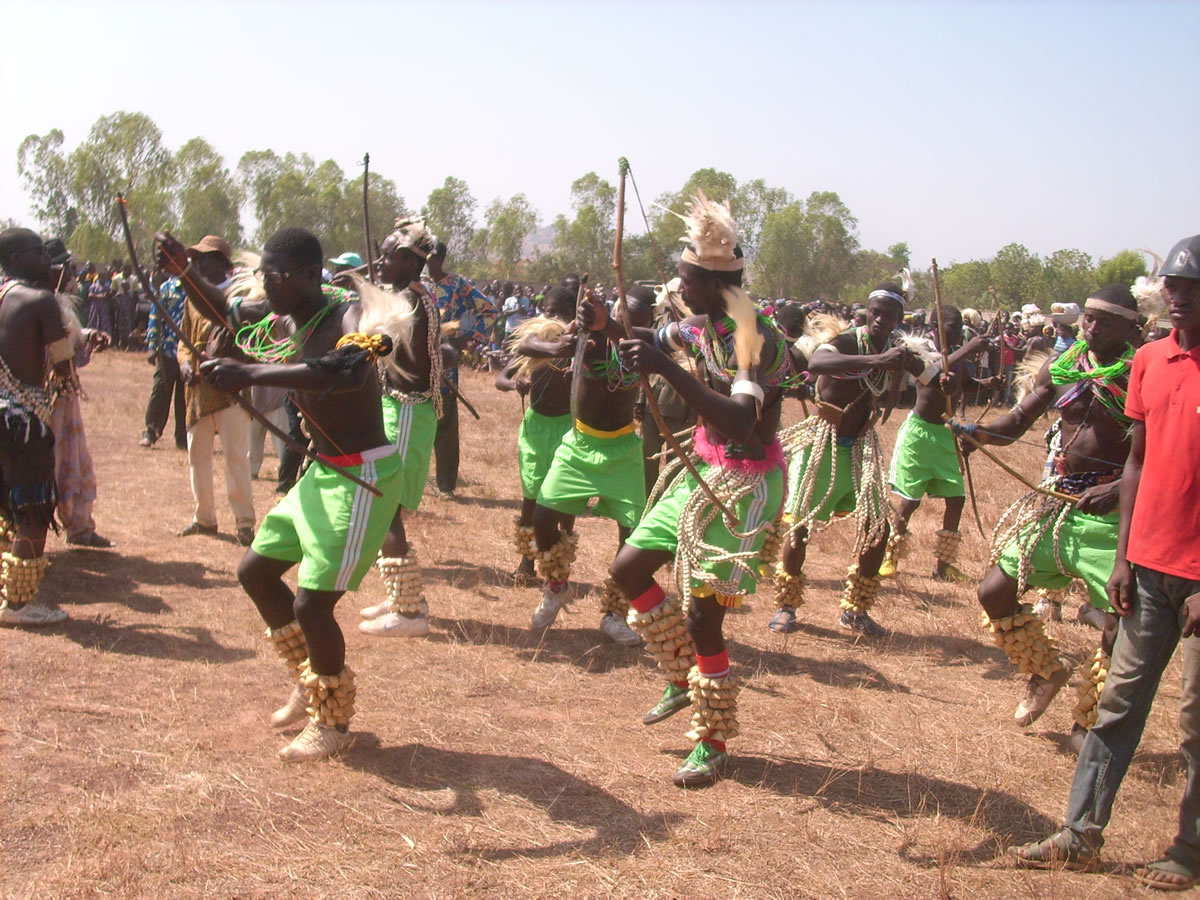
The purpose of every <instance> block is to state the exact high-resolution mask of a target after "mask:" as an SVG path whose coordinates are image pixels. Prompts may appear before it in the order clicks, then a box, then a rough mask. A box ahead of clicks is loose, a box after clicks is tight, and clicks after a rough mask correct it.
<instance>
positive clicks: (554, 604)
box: [529, 585, 567, 629]
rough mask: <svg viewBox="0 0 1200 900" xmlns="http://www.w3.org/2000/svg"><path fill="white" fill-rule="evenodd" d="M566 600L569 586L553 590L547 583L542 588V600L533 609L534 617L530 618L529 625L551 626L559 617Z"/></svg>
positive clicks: (538, 626)
mask: <svg viewBox="0 0 1200 900" xmlns="http://www.w3.org/2000/svg"><path fill="white" fill-rule="evenodd" d="M566 602H567V588H566V586H565V585H564V586H563V587H562V588H560V589H559V590H557V591H553V590H551V589H550V587H549V585H547V586H546V587H545V588H543V589H542V602H541V603H539V604H538V605H537V609H535V610H534V611H533V619H531V620H530V622H529V627H530V628H533V629H540V628H549V627H550V626H551V625H553V624H554V620H555V619H557V618H558V611H559V610H560V609H562V608H563V604H564V603H566Z"/></svg>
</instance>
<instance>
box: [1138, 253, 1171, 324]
mask: <svg viewBox="0 0 1200 900" xmlns="http://www.w3.org/2000/svg"><path fill="white" fill-rule="evenodd" d="M1142 253H1148V254H1149V255H1150V256H1151V258H1152V259H1153V260H1154V269H1153V270H1152V271H1151V272H1150V274H1149V275H1140V276H1138V278H1137V279H1136V280H1135V281H1134V282H1133V287H1132V288H1130V290H1132V291H1133V299H1135V300H1136V301H1137V305H1138V312H1140V313H1142V314H1143V315H1145V317H1146V333H1147V334H1149V333H1150V332H1151V331H1153V330H1154V329H1155V328H1157V327H1158V321H1159V319H1161V318H1163V317H1164V316H1165V315H1166V313H1167V306H1168V305H1169V302H1168V300H1167V293H1166V284H1165V282H1164V281H1163V279H1162V276H1160V275H1159V274H1158V273H1159V271H1160V270H1161V269H1162V264H1163V261H1162V257H1161V256H1159V255H1158V254H1157V253H1155V252H1154V251H1153V250H1143V251H1142Z"/></svg>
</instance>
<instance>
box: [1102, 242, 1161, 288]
mask: <svg viewBox="0 0 1200 900" xmlns="http://www.w3.org/2000/svg"><path fill="white" fill-rule="evenodd" d="M1147 274H1149V271H1148V270H1147V269H1146V258H1145V257H1144V256H1142V254H1141V253H1139V252H1138V251H1137V250H1122V251H1121V252H1120V253H1118V254H1117V255H1116V256H1113V257H1111V258H1110V259H1102V260H1100V265H1098V266H1096V273H1095V279H1094V280H1095V283H1096V285H1105V284H1124V285H1127V286H1130V287H1132V286H1133V283H1134V281H1136V280H1137V279H1138V278H1140V277H1141V276H1143V275H1147Z"/></svg>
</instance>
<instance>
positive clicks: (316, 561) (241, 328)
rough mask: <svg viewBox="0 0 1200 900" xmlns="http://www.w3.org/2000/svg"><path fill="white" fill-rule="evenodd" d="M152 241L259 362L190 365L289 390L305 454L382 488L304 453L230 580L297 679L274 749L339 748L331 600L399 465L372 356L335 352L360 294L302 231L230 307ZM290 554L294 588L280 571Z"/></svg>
mask: <svg viewBox="0 0 1200 900" xmlns="http://www.w3.org/2000/svg"><path fill="white" fill-rule="evenodd" d="M156 240H157V241H158V244H159V253H158V261H159V265H161V266H163V267H164V268H165V269H166V270H167V271H168V272H170V273H171V274H173V275H177V276H181V278H182V281H183V285H184V288H185V290H186V291H187V293H188V300H189V302H190V303H192V304H193V308H194V309H195V310H196V311H197V312H199V313H201V314H202V315H204V316H205V317H206V318H209V319H211V320H212V321H213V322H214V323H217V324H221V325H225V324H227V323H228V324H231V325H232V326H233V327H235V328H237V329H238V336H237V345H238V347H239V349H241V350H242V351H243V353H245V354H246V355H247V356H249V357H250V358H251V359H257V360H262V361H263V362H258V363H244V362H239V361H236V360H234V359H231V358H227V357H217V358H216V359H210V360H208V361H207V362H204V363H203V364H202V365H201V366H200V373H201V374H202V375H203V377H204V378H205V379H206V380H207V381H208V382H209V383H210V384H212V385H214V386H215V387H217V388H219V389H221V390H225V391H230V392H236V391H240V390H243V389H244V388H246V387H249V386H250V385H255V384H261V385H266V386H271V387H282V388H286V389H288V390H289V391H291V392H292V395H293V397H294V399H295V401H296V405H297V407H299V408H300V410H301V413H302V415H304V417H305V418H306V419H307V420H308V423H309V426H310V428H311V429H312V434H313V442H314V444H315V446H316V450H317V453H318V454H319V455H320V456H321V457H322V458H324V459H326V460H328V461H330V462H332V463H334V464H336V465H339V466H342V467H343V468H346V469H348V470H350V472H351V473H353V474H354V475H356V476H357V477H358V478H360V479H362V480H363V481H365V482H367V483H369V484H372V485H374V486H375V488H376V489H377V490H378V491H379V492H380V493H381V494H382V496H375V495H373V494H372V493H371V492H370V491H368V490H366V489H364V488H363V487H362V486H361V485H357V484H355V483H353V482H351V481H349V480H347V479H346V478H344V477H343V476H342V475H340V474H338V473H336V472H334V471H332V470H330V469H328V468H326V467H325V466H324V465H322V464H321V463H314V464H313V465H312V466H310V467H309V469H308V471H307V472H305V474H304V476H303V477H302V478H301V479H300V480H299V481H298V482H296V484H295V486H294V487H293V488H292V490H291V491H290V492H289V493H288V495H287V496H286V497H285V498H284V499H283V501H282V502H280V503H279V505H278V506H276V507H275V508H274V509H273V510H272V511H271V512H270V513H268V514H267V516H266V518H265V519H264V520H263V523H262V525H261V526H260V528H259V531H258V535H257V536H256V537H255V538H254V543H253V544H252V545H251V546H250V549H249V550H247V551H246V555H245V556H244V557H242V561H241V563H240V564H239V565H238V579H239V580H240V581H241V583H242V587H244V588H245V590H246V593H247V594H249V595H250V599H251V600H253V601H254V604H255V605H256V606H257V607H258V611H259V613H260V614H261V615H262V617H263V619H264V620H265V621H266V623H267V635H268V637H269V638H270V640H271V641H272V643H273V644H274V645H275V648H276V650H277V651H278V652H279V654H280V656H281V657H282V658H283V660H284V662H285V663H286V664H287V666H288V671H289V674H290V676H291V678H292V680H293V682H294V684H295V688H294V690H293V692H292V695H291V697H290V698H289V700H288V702H287V704H286V705H285V706H284V707H283V708H282V709H280V710H278V711H277V712H276V713H275V715H274V716H273V717H272V720H271V721H272V724H273V725H275V726H277V727H284V726H287V725H291V724H293V723H295V722H298V721H300V720H302V719H308V722H307V724H306V725H305V728H304V730H303V731H302V732H300V734H299V735H298V736H297V737H296V738H295V739H294V740H293V741H292V742H291V743H290V744H288V746H286V747H284V748H283V750H282V751H280V757H281V758H282V759H284V760H286V761H290V762H306V761H311V760H318V759H324V758H326V757H328V756H332V755H334V754H336V753H340V752H342V751H343V750H344V749H346V748H347V747H348V746H349V744H350V740H351V739H350V735H349V733H348V723H349V721H350V717H351V716H352V715H353V714H354V696H355V687H354V673H353V671H351V669H350V668H349V667H348V666H347V665H346V643H345V640H344V639H343V637H342V632H341V629H340V628H339V627H338V624H337V620H336V619H335V618H334V607H335V606H336V605H337V602H338V600H339V599H340V598H341V596H342V594H343V592H345V591H347V590H355V589H356V588H357V587H358V584H359V582H360V581H361V580H362V577H363V574H364V573H365V572H366V571H367V569H369V568H370V566H371V562H372V561H373V560H374V558H375V554H376V552H377V551H378V550H379V546H380V544H381V543H382V542H383V539H384V536H385V535H386V534H387V529H388V523H389V522H391V520H392V516H393V515H394V514H395V512H396V508H397V506H398V504H399V502H400V482H401V479H402V468H403V466H402V463H401V461H400V460H399V458H398V456H397V454H396V452H395V450H394V449H393V447H392V445H391V443H390V442H389V441H388V440H387V439H386V437H385V436H384V431H383V415H382V411H381V408H380V403H379V383H378V381H377V380H376V379H375V377H374V374H373V371H372V370H373V368H374V366H373V364H372V359H373V358H374V356H373V355H372V354H371V353H366V352H361V351H358V350H357V348H354V347H351V348H350V351H349V353H346V352H344V351H343V350H336V351H335V345H338V343H339V341H341V340H342V338H343V337H344V336H346V335H352V334H356V333H357V332H359V331H360V323H359V314H360V309H359V305H358V304H357V303H350V302H347V300H348V296H347V292H345V291H341V290H339V289H338V288H331V287H328V286H323V285H322V283H321V266H322V261H323V259H324V255H323V254H322V252H321V244H320V241H318V240H317V238H316V237H315V236H313V235H312V234H310V233H309V232H307V231H304V230H303V229H300V228H284V229H282V230H281V231H278V232H276V233H275V234H274V235H273V236H272V237H271V239H270V240H268V241H267V243H266V247H265V248H264V250H265V252H264V253H263V257H262V264H261V269H260V270H259V271H260V272H261V273H262V279H263V289H264V291H265V295H266V299H265V301H255V300H251V301H248V302H241V303H238V304H232V305H231V304H228V303H227V302H226V298H225V294H224V293H223V291H222V290H221V289H220V288H218V287H216V286H215V285H213V284H211V283H209V282H208V281H206V280H205V279H204V277H203V276H202V275H200V274H199V273H198V272H197V271H196V270H195V269H194V268H193V267H192V266H190V265H188V266H187V268H186V269H185V268H184V266H185V265H186V264H187V254H186V252H185V251H184V249H183V246H182V245H181V244H180V243H179V242H178V241H176V240H175V239H174V238H172V237H169V236H167V235H158V236H157V237H156ZM297 564H298V571H297V579H296V580H297V584H298V588H297V590H296V592H295V593H294V594H293V592H292V590H291V589H290V588H289V587H288V586H287V585H286V584H285V583H284V582H283V575H284V573H285V572H287V571H288V570H289V569H291V568H293V567H296V566H297Z"/></svg>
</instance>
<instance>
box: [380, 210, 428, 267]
mask: <svg viewBox="0 0 1200 900" xmlns="http://www.w3.org/2000/svg"><path fill="white" fill-rule="evenodd" d="M389 237H394V238H395V239H396V246H398V247H403V248H404V249H406V250H411V251H412V252H413V253H415V254H417V256H419V257H421V259H428V258H429V255H430V254H431V253H433V251H434V249H435V248H436V247H437V238H436V237H434V234H433V232H432V231H430V230H429V227H428V226H427V225H426V224H425V220H424V219H414V218H412V217H411V216H402V217H401V218H398V219H396V226H395V228H394V229H393V230H392V233H391V234H390V235H389Z"/></svg>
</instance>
